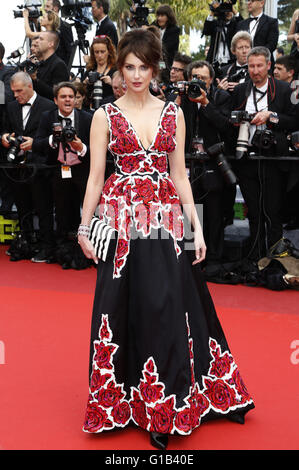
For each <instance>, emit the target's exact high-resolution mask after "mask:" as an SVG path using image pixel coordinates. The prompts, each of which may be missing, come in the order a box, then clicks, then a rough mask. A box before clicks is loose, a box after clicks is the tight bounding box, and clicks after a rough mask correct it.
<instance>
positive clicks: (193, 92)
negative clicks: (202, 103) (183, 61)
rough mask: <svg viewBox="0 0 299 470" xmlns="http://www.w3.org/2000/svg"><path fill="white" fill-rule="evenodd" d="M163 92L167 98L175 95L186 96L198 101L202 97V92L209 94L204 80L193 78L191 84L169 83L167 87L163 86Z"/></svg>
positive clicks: (184, 82)
mask: <svg viewBox="0 0 299 470" xmlns="http://www.w3.org/2000/svg"><path fill="white" fill-rule="evenodd" d="M161 90H162V91H163V93H164V95H165V97H166V98H167V96H169V95H172V94H173V95H179V96H183V95H186V96H188V98H191V99H196V98H199V97H200V96H201V94H202V91H201V90H204V91H205V92H207V87H206V84H205V82H204V81H203V80H199V79H198V78H193V79H192V80H191V81H190V82H186V81H180V82H176V83H168V84H167V85H163V84H162V85H161Z"/></svg>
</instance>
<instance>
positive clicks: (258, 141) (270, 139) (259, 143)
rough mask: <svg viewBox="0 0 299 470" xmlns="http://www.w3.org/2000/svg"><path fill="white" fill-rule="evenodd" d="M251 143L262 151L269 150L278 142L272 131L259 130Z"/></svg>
mask: <svg viewBox="0 0 299 470" xmlns="http://www.w3.org/2000/svg"><path fill="white" fill-rule="evenodd" d="M251 143H252V145H253V146H254V147H257V148H258V149H260V150H269V149H270V148H271V147H272V146H273V145H275V144H276V143H277V141H276V138H275V135H274V134H273V132H272V131H271V130H270V129H257V130H256V131H255V133H254V135H253V137H252V141H251Z"/></svg>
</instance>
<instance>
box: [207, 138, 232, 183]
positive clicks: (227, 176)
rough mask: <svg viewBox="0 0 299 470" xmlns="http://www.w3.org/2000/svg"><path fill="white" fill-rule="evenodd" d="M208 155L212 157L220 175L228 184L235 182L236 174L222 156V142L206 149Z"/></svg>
mask: <svg viewBox="0 0 299 470" xmlns="http://www.w3.org/2000/svg"><path fill="white" fill-rule="evenodd" d="M207 154H208V155H209V157H211V158H213V159H214V160H215V162H216V164H217V167H218V168H219V170H220V171H221V173H222V176H223V178H224V180H225V181H226V183H227V184H228V185H234V184H236V182H237V178H236V175H235V174H234V172H233V171H232V169H231V166H230V164H229V163H228V161H227V159H226V158H225V156H224V142H220V143H218V144H214V145H212V147H209V148H208V150H207Z"/></svg>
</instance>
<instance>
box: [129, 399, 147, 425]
mask: <svg viewBox="0 0 299 470" xmlns="http://www.w3.org/2000/svg"><path fill="white" fill-rule="evenodd" d="M130 405H131V408H132V416H133V419H134V421H135V422H136V423H137V424H138V425H139V426H140V427H142V428H143V429H147V426H148V423H149V419H148V417H147V414H146V406H145V404H144V402H143V401H142V400H141V399H140V397H139V394H138V392H137V391H136V390H133V400H131V401H130Z"/></svg>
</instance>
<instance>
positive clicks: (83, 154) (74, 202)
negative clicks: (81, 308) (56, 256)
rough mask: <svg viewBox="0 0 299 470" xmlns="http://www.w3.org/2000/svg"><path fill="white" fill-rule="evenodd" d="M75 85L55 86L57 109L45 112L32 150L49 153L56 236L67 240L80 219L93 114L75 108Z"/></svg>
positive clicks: (87, 167)
mask: <svg viewBox="0 0 299 470" xmlns="http://www.w3.org/2000/svg"><path fill="white" fill-rule="evenodd" d="M76 93H77V90H76V87H75V86H74V84H73V83H70V82H62V83H59V84H58V85H56V86H55V87H54V101H55V104H56V105H57V108H58V109H55V110H52V111H49V112H47V113H43V115H42V117H41V120H40V125H39V128H38V131H37V136H36V139H35V140H34V144H33V150H34V151H35V152H42V153H44V154H47V156H48V163H50V164H55V163H57V162H58V166H57V167H56V168H55V170H54V175H53V180H52V187H53V197H54V205H55V213H56V224H57V235H58V238H59V239H60V241H62V242H65V241H66V240H67V236H68V233H69V232H73V231H75V230H76V228H77V226H78V223H79V222H78V221H80V204H81V203H82V201H83V197H84V193H85V187H86V182H87V178H88V174H89V131H90V125H91V120H92V115H91V114H90V113H87V112H85V111H83V110H79V109H76V108H75V102H76V101H75V100H76Z"/></svg>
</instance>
